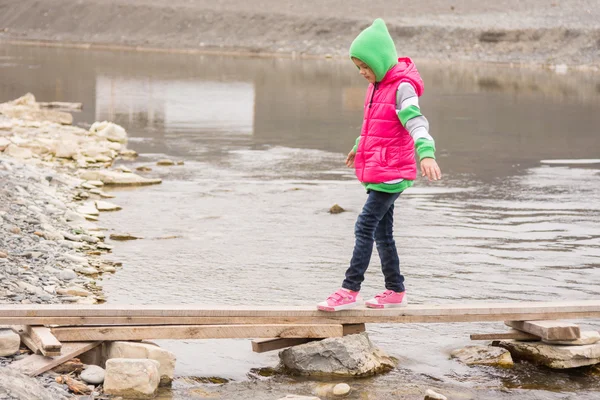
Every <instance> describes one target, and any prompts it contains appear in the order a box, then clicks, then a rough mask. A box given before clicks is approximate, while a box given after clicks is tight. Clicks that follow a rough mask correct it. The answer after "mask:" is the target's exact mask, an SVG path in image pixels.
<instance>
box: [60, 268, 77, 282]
mask: <svg viewBox="0 0 600 400" xmlns="http://www.w3.org/2000/svg"><path fill="white" fill-rule="evenodd" d="M59 278H60V279H62V280H63V281H70V280H73V279H75V278H77V274H76V273H75V271H73V270H72V269H63V270H62V271H60V275H59Z"/></svg>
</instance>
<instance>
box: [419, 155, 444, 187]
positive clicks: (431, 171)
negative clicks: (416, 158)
mask: <svg viewBox="0 0 600 400" xmlns="http://www.w3.org/2000/svg"><path fill="white" fill-rule="evenodd" d="M421 176H426V177H427V178H428V179H429V181H437V180H440V179H442V171H440V167H438V165H437V162H436V161H435V160H434V159H433V158H424V159H422V160H421Z"/></svg>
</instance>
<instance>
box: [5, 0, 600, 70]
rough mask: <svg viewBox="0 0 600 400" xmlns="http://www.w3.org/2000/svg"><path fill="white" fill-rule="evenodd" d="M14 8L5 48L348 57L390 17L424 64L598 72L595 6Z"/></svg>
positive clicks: (181, 3) (342, 0)
mask: <svg viewBox="0 0 600 400" xmlns="http://www.w3.org/2000/svg"><path fill="white" fill-rule="evenodd" d="M5 3H7V2H5ZM8 3H9V4H3V5H2V4H0V41H1V40H3V41H6V42H13V43H14V42H19V43H37V44H46V45H60V46H64V45H67V46H76V47H80V48H112V49H124V48H129V49H140V50H154V51H184V52H185V51H189V52H200V53H202V52H204V53H206V52H221V53H223V52H227V53H245V54H255V55H256V54H278V55H284V54H287V55H317V56H342V57H346V55H347V50H348V46H349V44H350V42H351V41H352V39H353V38H354V37H355V36H356V35H357V34H358V32H360V30H361V29H363V28H365V27H366V26H368V24H369V23H370V22H371V21H372V20H373V19H374V18H378V17H383V18H384V19H385V20H386V21H387V23H388V26H389V28H390V31H391V33H392V36H393V37H394V39H395V40H396V45H397V47H398V50H399V54H402V55H408V56H411V57H413V58H417V59H431V60H444V61H457V60H470V61H484V62H488V61H491V62H502V63H516V64H537V65H551V66H557V65H561V66H563V65H568V66H586V67H589V68H591V69H594V70H598V68H599V67H600V54H599V52H598V50H599V46H600V45H599V42H598V41H599V40H600V39H599V38H600V22H599V21H600V7H598V3H597V1H594V0H571V1H544V0H534V1H519V0H499V1H495V2H489V1H476V0H460V1H452V2H449V1H445V0H426V1H419V2H406V1H396V2H389V1H384V0H372V1H370V2H368V3H365V2H360V1H355V0H351V1H346V0H335V1H333V0H332V1H327V2H322V1H315V0H308V1H303V2H297V1H292V0H261V1H257V0H250V1H245V2H239V1H233V0H225V1H208V0H196V1H187V0H174V1H169V2H165V1H161V0H110V1H105V0H89V1H86V2H78V1H74V0H45V1H43V2H40V1H35V0H23V1H19V2H8ZM81 21H85V23H81Z"/></svg>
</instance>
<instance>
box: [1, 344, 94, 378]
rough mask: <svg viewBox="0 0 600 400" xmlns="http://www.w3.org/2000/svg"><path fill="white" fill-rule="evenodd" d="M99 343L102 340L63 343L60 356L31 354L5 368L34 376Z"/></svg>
mask: <svg viewBox="0 0 600 400" xmlns="http://www.w3.org/2000/svg"><path fill="white" fill-rule="evenodd" d="M100 343H102V342H83V343H81V342H72V343H65V344H64V345H63V347H62V354H61V355H60V356H56V357H44V356H42V355H38V354H32V355H30V356H27V357H25V358H23V359H22V360H19V361H15V362H14V363H12V364H10V365H9V366H8V367H7V368H12V369H15V370H17V371H19V372H21V373H23V374H25V375H29V376H36V375H39V374H42V373H44V372H46V371H48V370H51V369H52V368H54V367H56V366H57V365H60V364H62V363H64V362H65V361H68V360H70V359H71V358H73V357H77V356H78V355H80V354H81V353H84V352H86V351H88V350H90V349H93V348H94V347H96V346H98V345H99V344H100Z"/></svg>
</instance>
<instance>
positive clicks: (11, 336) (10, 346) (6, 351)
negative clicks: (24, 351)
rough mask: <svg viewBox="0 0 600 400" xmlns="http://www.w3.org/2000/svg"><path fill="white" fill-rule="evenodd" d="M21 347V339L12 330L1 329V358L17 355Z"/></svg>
mask: <svg viewBox="0 0 600 400" xmlns="http://www.w3.org/2000/svg"><path fill="white" fill-rule="evenodd" d="M20 345H21V338H20V336H19V335H18V334H16V333H15V332H13V331H12V329H0V357H6V356H12V355H13V354H16V353H17V352H18V351H19V346H20Z"/></svg>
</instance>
